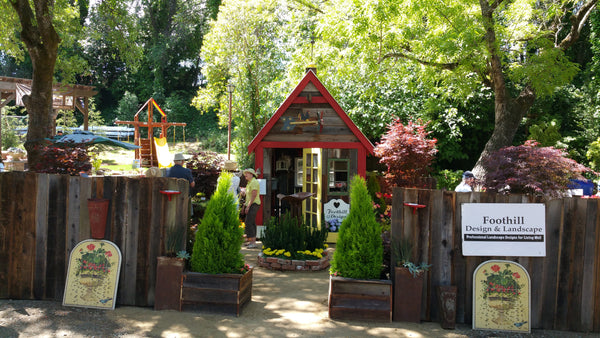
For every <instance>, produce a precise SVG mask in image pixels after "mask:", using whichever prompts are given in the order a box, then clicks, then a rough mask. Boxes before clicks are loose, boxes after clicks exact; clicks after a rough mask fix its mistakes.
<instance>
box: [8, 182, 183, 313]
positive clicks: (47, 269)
mask: <svg viewBox="0 0 600 338" xmlns="http://www.w3.org/2000/svg"><path fill="white" fill-rule="evenodd" d="M188 189H189V185H188V183H187V181H186V180H178V179H169V178H162V177H161V178H142V177H117V176H107V177H92V178H83V177H72V176H67V175H52V174H36V173H28V172H16V171H15V172H8V173H0V298H11V299H51V300H58V301H62V297H63V294H64V286H65V282H66V281H65V278H66V274H67V265H68V260H69V254H70V252H71V250H72V249H73V247H75V245H76V244H77V243H79V242H80V241H82V240H85V239H88V238H90V222H89V218H88V209H87V200H88V199H89V198H106V199H109V200H110V204H109V211H108V220H107V228H106V234H105V237H104V239H107V240H110V241H112V242H114V243H115V244H116V245H117V246H118V247H119V248H120V250H121V253H122V258H123V260H122V265H121V274H120V278H119V286H118V295H117V296H118V297H117V303H118V304H121V305H135V306H152V305H153V304H154V286H155V281H156V276H155V274H156V257H157V256H159V255H162V254H164V253H165V245H164V244H165V239H166V229H167V227H170V226H173V227H184V228H187V226H188V209H189V206H188V203H189V197H188ZM161 190H177V191H180V192H181V194H179V195H173V197H172V199H171V201H169V198H168V197H167V195H164V194H162V193H160V191H161ZM182 245H185V239H182Z"/></svg>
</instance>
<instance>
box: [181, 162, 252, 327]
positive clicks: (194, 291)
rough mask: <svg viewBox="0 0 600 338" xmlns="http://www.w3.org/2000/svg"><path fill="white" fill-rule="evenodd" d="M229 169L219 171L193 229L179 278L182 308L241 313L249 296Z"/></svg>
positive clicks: (247, 270)
mask: <svg viewBox="0 0 600 338" xmlns="http://www.w3.org/2000/svg"><path fill="white" fill-rule="evenodd" d="M231 177H232V174H231V173H227V172H223V173H221V175H220V177H219V179H218V183H217V189H216V191H215V193H214V194H213V195H212V197H211V198H210V200H209V201H208V204H207V206H206V210H205V212H204V216H203V217H202V221H201V222H200V224H199V225H198V229H197V231H196V239H195V241H194V248H193V250H192V257H191V265H190V266H191V270H192V271H190V272H185V273H184V274H183V278H182V289H181V310H182V311H186V310H190V311H210V312H221V313H227V314H235V315H237V316H239V315H240V312H241V309H242V307H243V306H244V305H245V304H247V303H248V302H249V301H250V299H251V297H252V268H251V267H250V266H248V265H247V264H245V262H244V256H243V255H242V253H241V252H240V248H241V246H242V242H243V229H242V228H241V227H240V220H239V215H238V211H237V207H236V204H235V199H234V196H233V194H232V193H231V192H229V191H228V190H229V186H230V184H231Z"/></svg>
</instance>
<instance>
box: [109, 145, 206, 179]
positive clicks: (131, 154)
mask: <svg viewBox="0 0 600 338" xmlns="http://www.w3.org/2000/svg"><path fill="white" fill-rule="evenodd" d="M199 147H200V143H196V142H180V143H175V144H169V151H170V153H171V154H175V153H179V152H181V153H184V154H191V153H192V152H195V151H198V149H200V148H199ZM98 158H99V159H101V160H102V165H100V169H108V170H110V171H111V172H128V173H133V172H136V170H134V169H133V167H132V165H133V160H134V159H135V150H127V149H122V148H106V149H104V150H103V151H101V152H100V153H99V155H98ZM139 170H140V172H143V171H144V170H145V168H141V169H139Z"/></svg>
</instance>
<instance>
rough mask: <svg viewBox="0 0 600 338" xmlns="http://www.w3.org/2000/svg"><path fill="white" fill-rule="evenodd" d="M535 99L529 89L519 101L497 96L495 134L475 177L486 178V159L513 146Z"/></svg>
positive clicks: (487, 144) (524, 91) (478, 161)
mask: <svg viewBox="0 0 600 338" xmlns="http://www.w3.org/2000/svg"><path fill="white" fill-rule="evenodd" d="M535 97H536V96H535V93H534V92H533V90H532V89H531V88H529V87H526V88H525V89H523V91H522V92H521V94H520V95H519V97H518V98H517V99H513V98H511V97H509V96H508V94H505V95H498V94H496V96H495V116H496V118H495V122H494V132H493V133H492V136H491V137H490V139H489V140H488V141H487V143H486V144H485V147H484V148H483V151H482V152H481V154H480V155H479V159H478V160H477V163H476V164H475V167H474V168H473V173H474V174H475V177H477V178H482V177H483V176H485V173H486V172H487V168H485V167H484V165H483V160H484V159H485V157H487V156H488V155H489V154H491V153H492V152H494V151H496V150H498V149H500V148H502V147H508V146H510V145H512V141H513V139H514V137H515V133H516V131H517V128H519V124H520V123H521V120H523V117H525V114H527V112H528V111H529V108H531V106H532V105H533V102H534V101H535Z"/></svg>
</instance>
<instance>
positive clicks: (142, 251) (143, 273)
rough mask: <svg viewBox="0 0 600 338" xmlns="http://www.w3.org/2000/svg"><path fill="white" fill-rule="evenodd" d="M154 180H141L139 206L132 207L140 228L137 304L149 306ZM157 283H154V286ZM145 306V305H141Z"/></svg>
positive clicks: (133, 205) (138, 193) (136, 282)
mask: <svg viewBox="0 0 600 338" xmlns="http://www.w3.org/2000/svg"><path fill="white" fill-rule="evenodd" d="M151 180H153V179H152V178H142V179H140V185H139V188H138V190H137V195H138V197H137V198H138V201H139V202H138V204H137V205H135V204H132V205H131V211H132V212H134V213H137V223H138V225H137V227H138V239H137V241H138V246H137V264H136V281H135V285H136V291H137V292H136V299H135V302H136V304H138V305H140V306H148V305H149V299H148V293H149V291H150V284H151V282H152V281H151V280H150V278H149V276H150V263H149V259H150V258H149V251H150V222H151V219H152V217H151V216H152V192H151V188H152V182H151ZM154 283H155V282H152V284H154ZM141 304H143V305H141Z"/></svg>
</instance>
